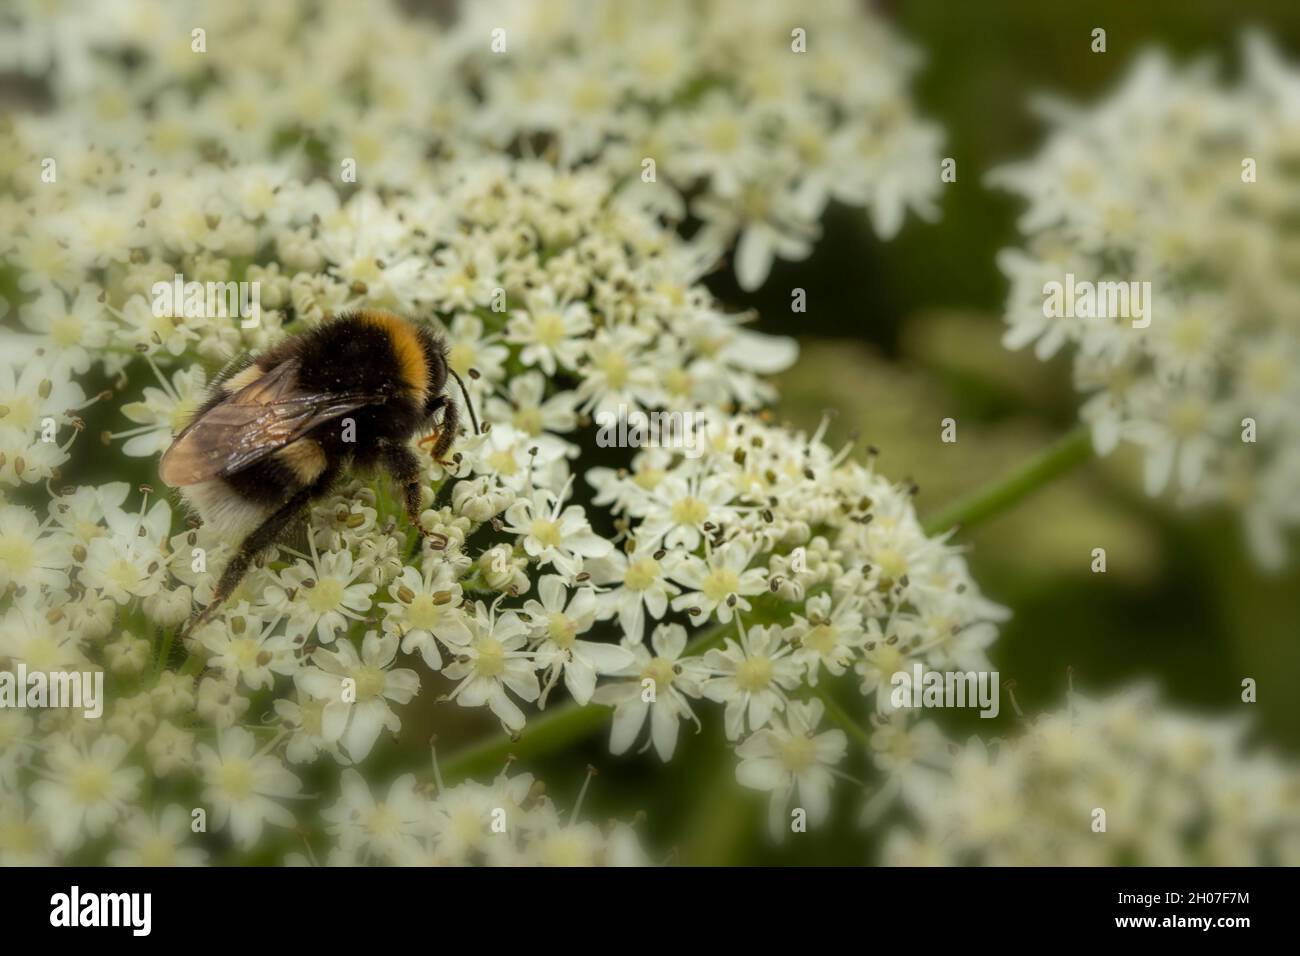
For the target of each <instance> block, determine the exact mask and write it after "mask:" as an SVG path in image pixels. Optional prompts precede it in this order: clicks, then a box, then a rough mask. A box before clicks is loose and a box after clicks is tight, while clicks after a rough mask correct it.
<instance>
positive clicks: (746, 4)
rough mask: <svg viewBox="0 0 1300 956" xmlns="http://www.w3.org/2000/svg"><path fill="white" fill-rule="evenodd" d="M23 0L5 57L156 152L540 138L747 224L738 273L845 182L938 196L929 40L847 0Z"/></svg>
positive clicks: (391, 164) (727, 223)
mask: <svg viewBox="0 0 1300 956" xmlns="http://www.w3.org/2000/svg"><path fill="white" fill-rule="evenodd" d="M22 6H23V5H22V4H19V7H18V9H16V10H15V11H14V12H13V14H12V15H11V17H12V32H11V33H10V34H9V36H10V42H9V44H8V47H9V53H10V56H9V60H10V62H11V63H12V64H13V65H14V66H16V67H18V68H20V69H24V70H26V71H27V72H30V73H41V72H42V71H44V70H46V69H49V68H50V67H51V66H53V67H54V68H55V70H56V72H55V73H54V80H55V92H56V94H57V95H59V96H61V97H65V98H68V99H69V100H70V99H71V98H73V97H75V98H76V99H77V101H78V102H79V103H80V105H81V110H82V115H81V117H80V118H81V119H83V120H84V118H86V117H87V116H88V117H90V118H91V119H93V120H94V121H95V125H96V126H98V125H99V124H102V126H103V130H104V131H111V133H112V135H114V136H115V137H117V141H118V142H119V143H121V144H123V145H127V144H130V146H131V148H136V147H138V146H140V145H144V146H147V147H148V149H149V151H150V154H151V157H152V161H153V162H157V163H171V164H177V165H180V166H188V165H190V164H193V163H195V162H199V161H203V160H210V159H213V158H215V157H217V156H225V157H228V158H229V159H231V160H233V161H236V162H241V163H248V162H254V163H260V162H264V161H265V160H266V159H268V158H269V157H271V156H277V155H284V154H286V153H290V152H296V151H301V152H303V153H305V154H307V155H308V156H310V157H311V158H312V159H313V160H316V161H318V162H320V163H322V164H323V165H324V166H327V167H329V168H330V170H331V171H332V172H337V170H338V169H339V166H340V164H341V163H342V162H343V161H344V160H345V159H350V160H352V161H353V162H354V163H355V166H356V171H357V175H358V177H359V181H361V182H364V183H367V184H369V185H370V186H371V188H383V187H388V186H405V185H409V184H410V183H411V181H412V180H414V179H418V178H419V177H420V175H421V173H422V170H424V169H425V168H426V167H427V166H428V163H429V160H430V158H431V157H434V158H449V157H462V158H463V157H476V156H485V155H486V156H496V155H501V154H502V153H505V152H508V153H510V154H512V155H524V156H530V155H546V156H548V157H550V158H551V159H552V160H554V161H555V162H557V164H558V165H559V167H560V168H563V169H573V168H577V167H583V166H591V167H594V168H596V169H598V170H600V171H601V172H602V173H604V174H605V175H606V176H607V177H608V178H609V180H610V181H611V182H612V183H615V184H617V186H618V187H619V190H620V192H621V194H622V196H623V197H624V200H625V201H626V202H629V203H634V204H636V205H638V206H641V207H643V208H647V209H650V210H653V211H654V212H655V213H656V214H657V215H662V216H664V217H666V218H667V219H668V220H669V221H672V222H682V221H683V220H685V219H686V218H687V217H688V216H689V217H690V219H691V222H692V231H693V236H692V241H691V249H692V252H693V254H694V255H695V256H697V257H700V258H703V259H705V260H708V261H710V262H713V261H716V260H718V259H719V258H720V257H721V256H722V254H723V253H725V252H726V251H727V250H728V249H730V248H731V247H732V246H733V244H734V245H735V250H736V256H735V270H736V274H737V277H738V279H739V281H740V283H741V285H742V286H743V287H745V288H756V287H757V286H759V285H761V284H762V282H763V281H764V279H765V278H766V277H767V275H768V271H769V269H770V268H771V265H772V261H773V259H774V258H775V257H781V258H785V259H802V258H804V257H805V256H807V255H808V254H809V252H810V251H811V249H812V247H813V244H814V243H815V241H816V239H817V237H818V234H819V231H820V227H819V220H820V218H821V215H822V212H823V211H824V209H825V207H826V205H827V203H828V202H829V201H831V200H836V201H839V202H843V203H846V204H849V205H852V206H859V207H865V208H866V209H867V210H868V211H869V213H870V215H871V220H872V222H873V224H874V227H875V229H876V232H877V233H878V234H879V235H881V236H882V237H885V238H888V237H891V236H893V235H894V234H895V233H896V232H897V231H898V229H899V228H900V226H901V225H902V222H903V219H904V217H905V216H906V214H907V213H908V212H909V211H913V212H916V213H918V214H919V215H922V216H925V217H927V218H932V217H933V216H934V215H935V214H936V210H935V207H934V205H933V200H934V198H935V196H936V194H937V192H938V190H939V188H940V178H939V174H940V169H939V155H938V150H939V147H940V144H941V142H942V134H941V132H940V131H939V129H938V127H937V126H935V125H934V124H931V123H929V122H926V121H923V120H921V119H920V118H918V117H917V115H916V113H915V110H914V107H913V104H912V101H911V98H910V95H909V92H908V84H909V82H910V79H911V77H912V74H913V73H914V71H915V68H916V55H915V53H914V52H913V51H912V50H911V49H910V48H909V47H908V46H907V45H906V44H905V43H903V42H902V41H901V39H900V38H899V37H898V36H897V35H896V34H895V33H894V32H893V30H892V29H891V28H890V27H889V26H888V25H887V24H886V23H885V22H884V21H883V20H882V19H880V18H879V17H878V16H877V15H876V14H874V13H873V12H872V11H871V10H870V9H868V8H866V7H864V6H863V5H862V4H859V3H856V2H854V0H822V2H819V3H817V4H813V5H809V6H806V7H802V8H797V7H794V6H792V5H791V4H789V3H786V2H782V0H709V2H705V3H699V2H694V0H671V2H667V3H665V2H662V0H637V2H632V3H626V2H621V3H604V2H599V0H563V2H548V3H533V2H530V0H489V2H475V3H472V4H471V3H465V4H462V10H461V15H460V17H459V18H458V19H457V20H456V21H455V22H454V23H453V24H452V25H451V26H447V27H441V26H439V25H438V24H437V23H436V22H435V21H433V20H432V19H430V18H427V17H426V18H421V19H414V20H413V19H411V18H410V17H409V16H407V15H405V14H403V13H402V12H401V11H400V10H399V8H398V5H397V4H393V3H389V2H379V3H368V4H366V7H365V10H364V12H362V11H361V10H359V9H358V8H357V7H356V5H355V4H352V3H349V2H346V0H319V2H313V0H285V2H278V3H270V4H259V3H253V2H235V3H223V4H218V5H213V4H210V3H201V2H198V0H181V2H174V3H167V4H158V3H155V2H153V0H120V2H115V3H113V4H112V5H110V6H109V7H108V8H104V7H103V5H102V4H97V3H94V2H93V0H84V2H76V0H72V2H64V3H62V4H59V5H57V6H56V11H55V14H56V17H55V18H52V17H51V13H50V11H48V10H45V9H44V7H46V6H47V5H45V4H38V5H33V6H39V7H41V8H42V12H41V15H40V17H37V16H35V15H33V12H28V13H27V14H24V11H23V10H22ZM196 29H198V30H202V31H203V36H202V38H201V40H196V39H195V37H194V35H193V31H194V30H196ZM199 42H201V43H202V46H203V50H202V52H201V53H196V52H195V49H194V47H195V45H196V43H199ZM4 49H5V47H4V46H0V51H3V50H4ZM70 120H72V117H65V121H70ZM54 122H58V120H57V119H56V120H54ZM77 127H78V124H76V123H73V122H67V128H65V130H64V132H65V133H66V134H67V135H68V136H69V137H70V140H69V142H71V143H78V142H84V140H85V131H84V129H81V128H77ZM103 145H105V144H104V143H103V142H102V141H101V142H100V146H101V147H102V146H103ZM647 160H649V161H652V162H651V163H650V164H647ZM651 172H653V175H651V174H650V173H651ZM273 185H274V182H273V180H272V181H269V182H263V183H258V182H253V181H250V182H249V183H247V184H246V186H245V190H244V191H245V192H250V191H256V190H257V189H259V187H261V188H266V189H269V188H271V187H272V186H273Z"/></svg>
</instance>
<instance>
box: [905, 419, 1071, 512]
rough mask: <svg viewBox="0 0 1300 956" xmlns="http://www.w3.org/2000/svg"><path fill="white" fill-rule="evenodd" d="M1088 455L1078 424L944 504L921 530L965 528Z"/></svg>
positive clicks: (1068, 468) (1017, 498)
mask: <svg viewBox="0 0 1300 956" xmlns="http://www.w3.org/2000/svg"><path fill="white" fill-rule="evenodd" d="M1091 457H1092V441H1091V438H1090V436H1089V433H1088V426H1087V425H1079V426H1077V427H1076V428H1074V429H1073V430H1072V431H1070V432H1068V433H1066V434H1065V435H1064V436H1062V437H1061V438H1059V439H1057V440H1056V441H1055V442H1053V443H1052V444H1050V445H1048V446H1047V447H1046V448H1044V449H1043V450H1042V451H1040V452H1039V453H1038V454H1037V455H1035V456H1034V457H1033V458H1030V459H1029V460H1028V461H1025V462H1023V463H1021V464H1020V465H1019V466H1018V467H1016V468H1015V469H1014V470H1012V471H1011V472H1010V473H1008V474H1006V475H1003V476H1002V477H1001V478H998V479H996V480H994V481H992V482H990V483H989V484H987V485H985V486H984V487H982V488H978V489H976V490H975V491H974V492H972V493H971V494H969V495H967V496H966V497H964V498H962V499H960V500H959V501H957V502H956V503H955V504H953V505H950V506H949V507H947V508H944V509H943V510H942V511H940V512H939V513H938V514H936V515H934V516H933V517H931V518H928V519H927V520H926V521H925V522H924V525H925V533H926V534H929V535H935V534H942V533H943V532H945V531H948V530H950V529H952V528H963V529H969V528H972V527H974V526H975V525H977V524H979V523H980V522H982V521H985V520H987V519H989V518H991V517H993V516H994V515H997V514H999V513H1001V512H1003V511H1006V510H1007V509H1008V508H1010V507H1011V506H1012V505H1014V504H1016V503H1017V502H1019V501H1021V500H1022V499H1024V498H1027V497H1029V495H1031V494H1033V493H1034V492H1035V491H1037V490H1038V489H1039V488H1041V487H1043V486H1044V485H1046V484H1047V483H1048V482H1050V481H1051V480H1052V479H1053V478H1056V477H1058V476H1060V475H1063V474H1065V473H1066V472H1067V471H1069V470H1070V469H1072V468H1074V467H1075V466H1076V465H1080V464H1082V463H1083V462H1085V461H1087V460H1088V459H1089V458H1091Z"/></svg>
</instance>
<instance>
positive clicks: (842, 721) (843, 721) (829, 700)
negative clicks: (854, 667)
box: [813, 684, 880, 747]
mask: <svg viewBox="0 0 1300 956" xmlns="http://www.w3.org/2000/svg"><path fill="white" fill-rule="evenodd" d="M877 693H880V691H877ZM813 694H814V695H815V696H816V697H817V698H818V699H819V700H820V701H821V702H822V703H823V704H825V705H826V713H827V715H828V716H829V717H830V718H831V720H833V721H835V723H837V724H839V725H840V726H841V727H843V728H844V729H845V730H847V731H848V732H849V733H850V734H851V735H853V736H854V737H856V738H857V739H858V742H859V743H861V744H863V745H864V746H866V747H870V746H871V734H870V733H869V732H868V731H867V729H866V728H865V727H863V726H862V725H861V724H860V723H858V722H857V721H856V720H854V719H853V716H852V715H851V714H850V713H849V712H848V711H847V710H845V709H844V708H843V707H842V706H840V702H839V701H837V700H836V699H835V697H834V695H832V694H831V691H830V688H829V687H827V686H826V685H825V684H818V685H817V687H815V688H814V689H813Z"/></svg>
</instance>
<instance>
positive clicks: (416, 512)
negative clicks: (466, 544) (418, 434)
mask: <svg viewBox="0 0 1300 956" xmlns="http://www.w3.org/2000/svg"><path fill="white" fill-rule="evenodd" d="M383 460H384V467H385V468H387V469H388V473H389V474H390V475H392V476H393V481H395V482H396V483H397V484H399V485H401V487H402V502H403V504H404V505H405V507H406V517H407V519H408V520H409V521H410V522H411V524H413V525H415V527H416V528H417V529H418V530H419V532H420V534H422V535H424V536H425V537H426V538H432V539H434V540H440V539H441V538H442V536H441V535H437V534H434V532H432V531H426V530H425V528H424V525H422V524H420V510H421V508H422V506H423V500H422V498H421V495H420V492H421V488H422V482H421V478H422V477H423V469H422V468H421V467H420V459H419V458H417V457H416V456H415V452H413V451H411V449H409V448H407V447H406V446H405V445H388V444H386V445H384V459H383ZM444 543H445V542H444Z"/></svg>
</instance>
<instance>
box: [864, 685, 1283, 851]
mask: <svg viewBox="0 0 1300 956" xmlns="http://www.w3.org/2000/svg"><path fill="white" fill-rule="evenodd" d="M1246 738H1247V726H1246V724H1245V722H1244V721H1236V720H1224V719H1222V718H1203V717H1193V716H1189V715H1184V714H1180V713H1178V712H1176V711H1172V710H1169V709H1168V708H1167V707H1165V706H1164V705H1162V704H1161V703H1160V702H1159V700H1158V699H1157V695H1156V694H1155V693H1154V691H1153V690H1152V688H1150V687H1145V686H1138V687H1134V688H1131V689H1129V690H1126V691H1123V692H1120V693H1117V694H1114V695H1112V696H1109V697H1106V698H1103V699H1100V700H1089V699H1087V698H1084V697H1082V696H1080V695H1071V697H1070V704H1069V706H1068V707H1067V708H1066V709H1065V710H1063V711H1060V712H1056V713H1050V714H1046V715H1043V716H1041V717H1039V718H1037V719H1035V720H1033V721H1032V722H1031V723H1030V724H1029V725H1028V727H1027V728H1026V729H1025V731H1024V733H1023V734H1022V735H1021V736H1019V737H1017V738H1014V739H1011V740H994V741H992V742H990V743H989V744H987V745H986V744H985V743H984V742H983V741H982V740H980V739H979V738H976V737H972V738H971V739H970V741H969V742H968V743H967V744H966V745H965V746H964V747H956V746H953V747H951V748H950V749H945V748H943V747H942V746H935V745H934V744H935V741H936V740H937V739H938V738H937V737H932V738H931V745H930V746H929V747H928V748H918V750H919V751H922V752H923V753H924V757H923V758H922V759H917V760H914V761H913V766H912V768H911V770H910V771H909V773H908V774H907V775H906V777H907V782H906V784H905V785H904V790H903V794H904V802H905V803H906V804H907V806H908V807H909V809H910V810H911V812H912V814H913V815H914V819H913V822H912V823H911V824H910V825H908V826H904V827H900V828H898V829H896V830H895V831H894V832H893V833H892V834H891V835H890V838H889V840H888V842H887V845H886V849H885V857H886V859H887V860H888V861H889V862H890V863H893V864H901V865H908V866H918V865H931V866H932V865H950V866H951V865H956V866H972V865H976V866H979V865H982V866H1043V865H1051V866H1261V865H1285V866H1295V865H1296V864H1297V862H1300V775H1297V773H1296V772H1295V770H1294V769H1293V768H1291V767H1287V766H1285V765H1283V764H1280V763H1278V762H1277V761H1276V760H1275V759H1273V758H1272V757H1270V756H1267V755H1264V754H1252V753H1249V752H1248V745H1247V739H1246Z"/></svg>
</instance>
